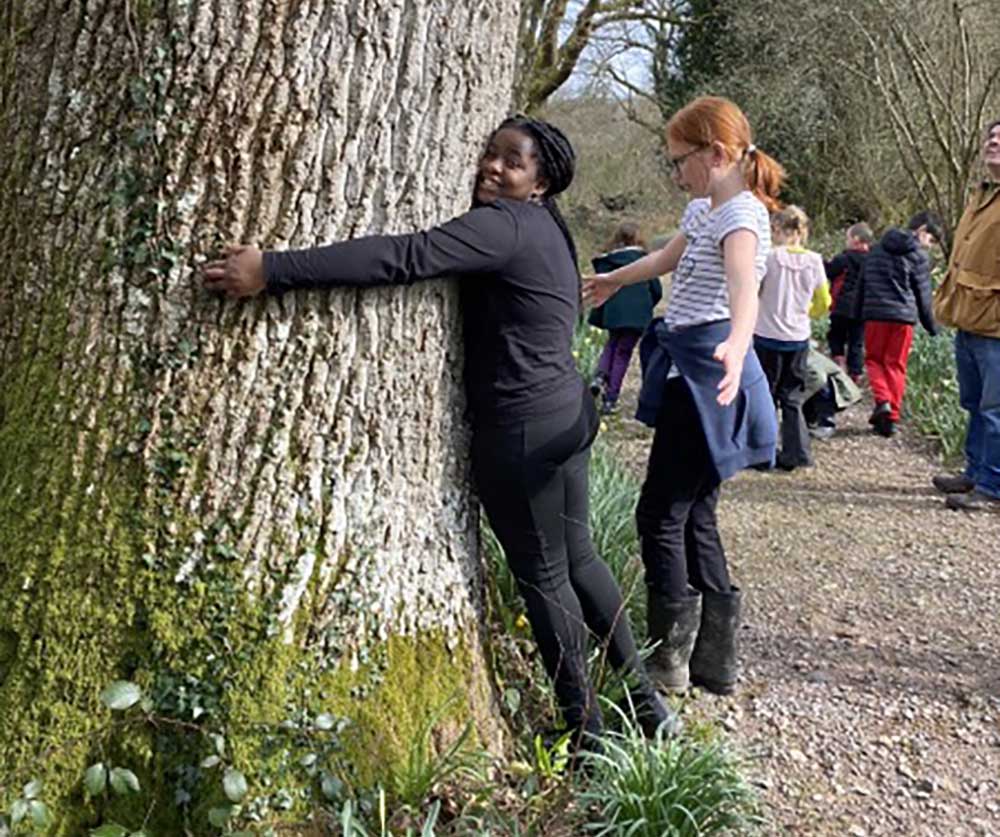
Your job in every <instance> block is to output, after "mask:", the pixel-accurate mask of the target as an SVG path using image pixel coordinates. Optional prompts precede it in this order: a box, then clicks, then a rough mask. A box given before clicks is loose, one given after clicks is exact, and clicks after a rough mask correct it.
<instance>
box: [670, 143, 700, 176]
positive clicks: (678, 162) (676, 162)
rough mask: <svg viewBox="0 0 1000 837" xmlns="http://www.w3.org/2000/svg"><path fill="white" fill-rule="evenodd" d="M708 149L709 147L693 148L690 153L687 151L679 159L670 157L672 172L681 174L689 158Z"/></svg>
mask: <svg viewBox="0 0 1000 837" xmlns="http://www.w3.org/2000/svg"><path fill="white" fill-rule="evenodd" d="M706 147H707V146H704V145H699V146H698V147H697V148H692V149H691V150H690V151H686V152H685V153H684V154H681V155H680V156H679V157H670V158H669V162H670V170H671V171H672V172H673V173H674V174H680V173H681V166H683V165H684V161H685V160H686V159H687V158H688V157H690V156H691V155H692V154H697V153H698V152H699V151H704V149H705V148H706Z"/></svg>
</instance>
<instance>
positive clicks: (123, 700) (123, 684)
mask: <svg viewBox="0 0 1000 837" xmlns="http://www.w3.org/2000/svg"><path fill="white" fill-rule="evenodd" d="M140 700H142V689H140V688H139V687H138V686H137V685H136V684H135V683H130V682H129V681H128V680H116V681H115V682H114V683H112V684H111V685H110V686H108V687H107V688H106V689H105V690H104V691H103V692H101V703H103V704H104V705H105V706H106V707H108V709H115V710H123V709H128V708H129V707H130V706H134V705H135V704H137V703H138V702H139V701H140Z"/></svg>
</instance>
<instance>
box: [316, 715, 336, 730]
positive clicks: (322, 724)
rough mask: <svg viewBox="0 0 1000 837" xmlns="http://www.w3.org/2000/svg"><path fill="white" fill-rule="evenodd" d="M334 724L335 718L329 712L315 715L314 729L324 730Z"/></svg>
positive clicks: (331, 727) (329, 728)
mask: <svg viewBox="0 0 1000 837" xmlns="http://www.w3.org/2000/svg"><path fill="white" fill-rule="evenodd" d="M334 724H336V719H335V718H334V717H333V715H331V714H330V713H329V712H324V713H323V714H322V715H317V716H316V729H321V730H323V731H324V732H325V731H327V730H331V729H333V727H334Z"/></svg>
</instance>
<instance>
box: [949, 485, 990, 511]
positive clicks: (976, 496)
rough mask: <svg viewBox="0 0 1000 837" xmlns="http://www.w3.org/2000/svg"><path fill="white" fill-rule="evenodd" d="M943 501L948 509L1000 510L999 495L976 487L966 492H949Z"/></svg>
mask: <svg viewBox="0 0 1000 837" xmlns="http://www.w3.org/2000/svg"><path fill="white" fill-rule="evenodd" d="M944 502H945V505H946V506H947V507H948V508H949V509H954V510H955V511H966V512H981V511H991V512H1000V497H994V496H993V495H992V494H984V493H983V492H982V491H980V490H979V489H978V488H976V489H973V490H972V491H970V492H969V493H968V494H949V495H948V496H947V498H945V501H944Z"/></svg>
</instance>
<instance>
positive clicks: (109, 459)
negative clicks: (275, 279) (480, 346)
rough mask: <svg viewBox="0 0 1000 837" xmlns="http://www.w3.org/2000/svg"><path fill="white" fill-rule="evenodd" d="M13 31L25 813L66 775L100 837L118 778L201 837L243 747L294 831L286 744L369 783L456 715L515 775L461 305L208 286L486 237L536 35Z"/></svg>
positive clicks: (8, 188) (9, 676)
mask: <svg viewBox="0 0 1000 837" xmlns="http://www.w3.org/2000/svg"><path fill="white" fill-rule="evenodd" d="M4 5H5V9H4V10H3V11H0V31H2V35H0V37H2V45H0V109H2V110H0V143H2V147H3V149H4V153H3V154H2V155H0V213H2V218H0V252H2V253H3V256H4V259H5V270H4V271H3V273H2V278H0V556H2V558H0V600H2V601H3V603H4V607H3V608H2V609H0V729H3V730H4V735H3V736H2V740H0V767H2V769H0V810H4V809H5V807H7V806H9V805H10V803H11V801H12V799H13V798H14V797H16V796H17V795H18V794H19V793H20V788H21V784H22V783H23V782H26V781H28V779H30V778H33V777H36V776H37V777H40V778H43V779H45V792H44V794H45V797H46V799H47V801H48V802H49V804H50V805H51V806H52V807H53V808H54V809H55V810H57V811H62V812H64V813H65V816H64V817H62V820H61V821H62V825H61V826H60V828H61V829H63V830H64V831H66V832H67V833H70V832H71V833H80V831H79V830H77V831H73V829H80V828H81V825H87V824H93V823H95V822H98V821H100V816H102V815H104V816H108V814H107V813H106V812H105V814H101V810H100V806H99V805H97V806H96V807H95V804H90V805H83V803H81V802H80V801H79V785H80V779H81V778H82V774H83V770H84V768H85V767H86V766H87V765H88V764H89V763H91V762H96V761H98V760H102V759H103V761H104V762H105V763H112V762H114V763H120V764H126V765H127V766H130V767H131V769H134V770H136V772H137V773H139V774H140V780H141V782H142V785H143V790H142V792H141V794H140V795H139V797H138V800H139V801H135V802H133V803H132V805H133V808H135V809H142V810H143V811H146V810H147V809H148V808H149V807H150V806H153V811H154V814H153V821H155V822H161V823H162V824H163V825H162V827H163V828H166V829H169V828H176V827H177V823H180V822H182V821H183V822H184V823H185V824H186V827H189V828H193V829H195V830H196V831H198V830H199V829H202V828H205V827H207V826H204V825H202V824H200V822H201V821H200V820H198V819H197V816H196V814H197V812H198V810H199V805H200V804H202V803H203V802H204V800H205V799H207V798H209V797H211V795H212V793H217V790H218V786H219V781H218V777H217V776H216V775H215V774H213V773H212V772H211V771H209V770H207V769H205V770H197V769H195V767H192V765H194V766H196V765H197V764H198V760H199V759H200V758H201V757H203V756H205V755H206V754H207V752H209V751H210V748H211V745H210V741H212V740H214V739H209V738H208V737H207V733H214V734H218V735H223V736H225V737H226V740H227V741H228V742H229V746H228V747H227V748H226V749H225V757H224V764H223V765H222V767H225V766H226V765H227V764H228V765H229V766H231V767H234V768H238V769H241V770H242V771H243V772H244V773H246V775H247V776H248V778H249V780H250V794H249V796H248V800H252V802H253V805H256V806H257V808H258V809H259V810H260V811H263V812H264V814H262V815H261V816H262V817H263V818H264V820H265V821H267V817H272V818H273V817H279V813H277V812H278V811H279V809H280V806H278V805H277V803H275V802H274V798H273V797H274V794H275V785H274V782H276V781H278V779H277V778H276V777H279V775H280V776H283V775H284V774H281V773H280V770H279V768H278V767H277V766H275V765H277V764H278V762H279V761H280V759H279V758H278V756H274V755H273V753H271V755H268V753H269V752H271V751H270V750H267V747H265V744H267V741H266V740H265V739H267V738H268V737H269V736H272V735H277V733H276V732H275V729H278V728H288V722H289V721H292V722H294V723H297V724H300V725H301V724H306V725H308V720H305V721H304V720H303V719H304V718H305V719H308V718H315V717H316V716H317V715H320V714H321V713H331V714H334V715H337V716H344V717H347V718H350V719H352V720H353V724H352V726H351V727H350V728H349V729H347V730H344V731H341V732H340V733H338V734H339V735H340V736H341V738H342V740H341V741H339V746H340V750H339V752H340V754H341V756H343V757H344V758H345V759H346V761H347V762H349V764H350V767H349V768H344V767H343V763H342V761H339V760H338V759H334V758H333V757H332V756H331V762H330V766H329V770H330V771H334V770H335V769H336V770H339V769H350V770H353V771H354V773H353V774H352V775H353V776H354V777H355V778H357V779H358V780H359V781H361V780H365V781H367V780H374V779H377V778H379V777H380V776H383V777H384V775H385V774H386V772H387V771H388V772H391V769H392V767H393V765H394V763H397V762H398V761H399V758H400V754H401V753H404V752H405V750H406V748H407V746H408V745H409V743H410V740H411V739H412V737H413V735H414V733H415V731H416V730H418V729H419V728H420V725H421V724H422V723H423V722H424V721H426V719H427V718H428V717H430V715H431V713H433V712H435V711H437V710H438V708H439V707H440V706H442V705H445V704H446V705H447V707H448V709H447V712H446V714H447V716H448V718H449V720H450V722H451V726H452V729H453V730H454V729H455V728H457V727H460V726H461V725H462V724H463V723H464V722H465V720H466V719H470V718H471V719H472V720H473V721H474V722H475V724H476V726H477V729H478V733H479V737H480V739H481V740H482V741H483V742H485V743H487V744H488V745H489V746H493V747H495V746H497V745H498V742H499V736H500V730H499V728H498V727H497V726H496V724H495V723H493V722H492V721H491V720H490V719H491V718H493V717H495V713H494V712H493V711H492V709H491V707H492V700H493V698H492V693H491V688H490V685H489V674H488V666H487V664H486V661H485V659H484V655H483V648H482V631H481V623H482V618H481V617H482V607H483V595H482V581H483V578H482V568H481V566H480V564H479V562H478V558H477V548H478V539H477V507H476V505H475V503H474V499H473V497H472V495H471V492H470V485H469V477H468V468H467V455H466V436H467V430H466V427H465V425H464V423H463V420H462V411H463V398H462V395H461V354H460V334H459V331H460V323H459V311H458V305H457V294H456V292H455V288H454V286H453V283H452V282H449V281H435V282H430V283H424V284H422V285H419V286H415V287H413V288H410V289H390V290H380V291H373V292H364V293H362V292H355V291H349V290H343V291H335V292H329V293H312V292H310V293H296V294H289V295H286V296H285V297H284V298H282V299H281V300H276V299H266V300H265V299H260V300H254V301H252V302H249V303H232V302H225V301H222V300H219V299H216V298H214V297H212V296H210V295H208V294H207V293H205V292H203V291H202V290H201V288H200V284H199V279H198V276H197V264H198V263H199V261H200V260H202V259H203V258H204V257H207V256H209V255H212V254H213V253H215V252H217V251H218V248H219V247H220V245H221V244H222V243H224V242H227V241H252V242H257V243H260V244H262V245H264V246H269V247H284V246H307V245H311V244H318V243H323V242H326V241H329V240H334V239H340V238H346V237H353V236H357V235H362V234H366V233H371V232H381V231H402V230H409V229H414V228H418V227H423V226H427V225H430V224H433V223H435V222H438V221H441V220H444V219H446V218H448V217H450V216H452V215H453V214H456V213H457V212H459V211H461V210H462V209H464V208H465V207H466V206H467V205H468V201H469V197H470V194H471V174H472V164H473V162H474V160H475V156H476V154H477V152H478V149H479V147H480V145H481V143H482V141H483V139H484V138H485V136H486V133H487V132H488V130H489V129H490V128H491V127H492V126H493V125H494V123H496V122H497V121H498V120H499V118H500V117H502V115H503V112H504V110H505V107H506V105H507V103H508V102H509V96H510V88H511V84H512V67H511V61H512V58H511V56H512V55H513V53H514V43H515V37H516V26H517V1H516V0H485V2H484V0H449V2H443V0H405V2H404V0H352V1H351V2H347V0H245V2H240V3H235V4H231V3H213V2H208V0H162V2H152V0H131V2H129V0H125V2H124V3H120V2H112V0H67V2H65V3H62V4H59V5H58V6H57V4H55V3H53V2H51V0H21V2H16V3H13V4H9V3H8V4H4ZM116 679H127V680H132V681H135V682H137V683H139V684H140V685H141V686H142V687H143V689H144V692H145V694H146V695H147V696H148V697H149V700H150V703H148V704H146V706H145V707H144V709H143V710H141V712H147V713H149V715H150V716H155V717H157V718H160V719H161V720H160V722H159V723H158V725H157V726H156V730H155V731H151V730H152V725H151V724H148V723H143V722H141V721H139V722H136V723H134V724H124V725H118V726H115V725H113V724H112V722H111V716H110V715H109V713H108V711H107V710H106V709H105V708H104V707H103V706H102V705H101V703H100V702H99V699H98V695H99V693H100V691H101V689H102V688H103V687H104V686H105V685H106V684H107V683H108V682H110V681H112V680H116ZM453 694H455V695H458V698H457V699H456V700H450V698H451V696H452V695H453ZM131 711H132V712H133V713H135V712H140V710H136V709H134V710H131ZM141 712H140V714H141ZM281 746H284V745H281ZM295 746H298V745H295ZM206 748H208V750H206ZM278 749H279V750H280V746H279V748H278ZM334 749H336V748H334V747H333V746H332V745H331V746H330V748H329V750H330V752H333V750H334ZM293 751H294V747H292V745H290V744H289V745H288V746H287V747H285V751H283V752H286V755H287V753H292V754H293V755H294V752H293ZM115 759H117V762H115ZM334 762H336V765H338V766H334ZM185 767H191V770H193V771H194V772H193V773H192V772H191V770H189V771H188V772H187V773H184V770H183V768H185ZM178 776H181V777H182V778H181V779H178V778H177V777H178ZM265 779H267V780H269V781H271V782H272V784H271V787H270V790H268V791H267V792H265V790H264V787H263V782H264V780H265ZM314 780H315V776H305V777H303V776H299V777H298V778H297V779H295V782H298V783H299V785H303V784H304V785H306V786H309V785H310V783H312V784H314V785H315V784H316V781H314ZM281 781H286V783H291V784H294V782H293V779H292V778H287V779H281ZM291 784H289V787H291ZM178 788H180V789H181V790H183V794H181V795H180V796H178V794H177V790H178ZM184 794H186V795H187V797H188V798H187V799H184ZM314 796H315V795H313V796H310V795H306V794H303V795H300V796H297V797H295V798H296V800H297V801H296V803H295V805H294V806H293V807H292V811H291V812H290V813H286V814H282V815H280V816H289V817H290V816H293V814H294V815H295V816H303V815H304V814H305V813H307V811H308V809H309V808H310V807H311V806H313V805H315V804H317V803H315V802H314V801H312V800H313V799H314ZM71 797H72V798H73V800H74V801H72V802H70V801H68V800H69V799H70V798H71ZM177 799H180V800H181V801H180V803H179V804H175V802H176V800H177ZM116 805H117V807H116V806H112V808H111V809H109V810H112V811H117V812H118V815H119V816H120V817H126V816H128V815H130V814H129V810H125V809H123V808H122V805H121V804H116ZM60 806H61V807H60ZM250 807H252V806H251V805H250V804H249V803H248V804H247V806H246V808H247V810H249V809H250ZM126 808H127V806H126ZM60 816H61V815H60ZM279 818H280V817H279ZM126 824H127V823H126ZM129 827H133V826H129ZM136 827H137V826H136ZM164 833H180V832H179V831H165V832H164ZM213 833H214V832H213Z"/></svg>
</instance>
